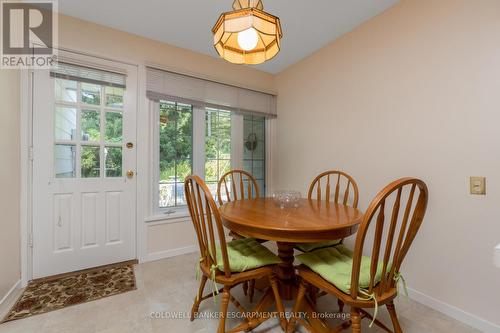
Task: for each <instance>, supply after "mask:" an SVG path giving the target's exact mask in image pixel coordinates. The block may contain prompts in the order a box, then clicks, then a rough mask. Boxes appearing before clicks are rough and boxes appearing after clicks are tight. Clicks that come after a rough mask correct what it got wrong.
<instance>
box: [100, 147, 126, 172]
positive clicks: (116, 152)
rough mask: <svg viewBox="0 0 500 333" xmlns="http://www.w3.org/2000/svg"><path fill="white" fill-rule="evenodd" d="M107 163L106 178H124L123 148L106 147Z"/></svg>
mask: <svg viewBox="0 0 500 333" xmlns="http://www.w3.org/2000/svg"><path fill="white" fill-rule="evenodd" d="M104 153H105V161H106V177H121V176H122V148H121V147H106V148H105V150H104Z"/></svg>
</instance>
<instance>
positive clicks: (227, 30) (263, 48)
mask: <svg viewBox="0 0 500 333" xmlns="http://www.w3.org/2000/svg"><path fill="white" fill-rule="evenodd" d="M212 32H213V34H214V47H215V49H216V50H217V53H219V55H220V56H221V57H222V58H224V59H226V60H227V61H229V62H231V63H234V64H249V65H256V64H261V63H263V62H265V61H267V60H270V59H272V58H274V57H275V56H276V55H277V54H278V52H279V51H280V48H281V37H282V32H281V24H280V19H279V18H278V17H276V16H274V15H271V14H269V13H266V12H265V11H264V6H263V4H262V1H261V0H234V3H233V11H231V12H227V13H223V14H222V15H221V16H220V17H219V19H218V20H217V23H216V24H215V26H214V28H213V29H212Z"/></svg>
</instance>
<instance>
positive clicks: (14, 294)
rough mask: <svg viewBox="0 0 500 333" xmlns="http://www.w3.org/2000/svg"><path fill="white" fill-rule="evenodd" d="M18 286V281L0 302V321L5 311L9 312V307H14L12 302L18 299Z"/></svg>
mask: <svg viewBox="0 0 500 333" xmlns="http://www.w3.org/2000/svg"><path fill="white" fill-rule="evenodd" d="M20 286H21V280H18V281H17V282H16V283H14V285H13V286H12V288H10V289H9V291H8V292H7V294H5V295H4V296H3V297H2V299H1V300H0V319H1V318H3V317H4V315H5V314H6V313H7V311H9V310H10V307H11V306H12V305H14V301H15V300H16V299H17V298H18V297H19V294H20V291H21V288H19V287H20Z"/></svg>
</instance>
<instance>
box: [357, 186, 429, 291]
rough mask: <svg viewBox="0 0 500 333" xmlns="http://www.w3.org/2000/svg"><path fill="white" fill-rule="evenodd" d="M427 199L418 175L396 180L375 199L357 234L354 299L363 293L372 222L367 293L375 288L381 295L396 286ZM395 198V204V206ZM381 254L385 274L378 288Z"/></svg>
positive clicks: (419, 224)
mask: <svg viewBox="0 0 500 333" xmlns="http://www.w3.org/2000/svg"><path fill="white" fill-rule="evenodd" d="M417 189H418V193H417ZM427 200H428V190H427V185H426V184H425V183H424V182H423V181H421V180H420V179H416V178H402V179H399V180H396V181H394V182H392V183H390V184H389V185H387V186H386V187H385V188H384V189H382V190H381V191H380V192H379V193H378V194H377V195H376V197H375V198H374V199H373V200H372V202H371V203H370V205H369V206H368V209H367V210H366V212H365V215H364V218H363V221H362V223H361V225H360V226H359V230H358V233H357V237H356V245H355V248H354V257H353V267H352V277H351V281H352V282H351V296H352V297H353V298H354V299H356V298H357V297H358V293H359V291H358V288H359V275H360V271H361V259H362V256H363V247H364V244H365V240H366V236H367V233H368V230H369V227H370V224H371V222H372V221H373V220H375V232H374V241H373V247H372V252H371V263H370V285H369V287H368V291H367V293H368V294H373V292H374V290H375V291H376V293H377V295H378V296H380V295H382V294H383V293H385V292H388V291H389V290H391V289H392V288H395V287H396V282H397V281H396V280H397V279H398V275H399V270H400V268H401V264H402V262H403V260H404V259H405V257H406V254H407V253H408V250H409V249H410V246H411V244H412V242H413V240H414V239H415V236H416V235H417V232H418V230H419V228H420V226H421V224H422V222H423V219H424V215H425V210H426V208H427ZM392 201H393V202H394V203H393V204H392V208H391V203H392ZM405 201H406V203H405ZM400 208H402V209H400ZM386 210H387V211H386ZM386 217H390V221H389V223H388V225H387V226H388V229H387V230H386V232H385V233H384V227H386V223H385V220H386ZM398 226H399V228H398ZM383 239H385V247H384V248H382V245H383ZM394 245H395V246H394ZM381 255H382V256H383V258H382V261H381V263H382V265H383V266H382V275H381V281H380V283H379V284H378V287H377V286H376V285H375V281H376V280H375V277H376V274H377V269H378V267H379V266H378V265H379V257H380V256H381ZM375 287H377V288H375Z"/></svg>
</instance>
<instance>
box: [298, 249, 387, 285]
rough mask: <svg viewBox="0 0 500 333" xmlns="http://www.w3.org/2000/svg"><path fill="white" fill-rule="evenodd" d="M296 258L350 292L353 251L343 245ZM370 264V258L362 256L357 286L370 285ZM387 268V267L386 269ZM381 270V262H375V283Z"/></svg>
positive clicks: (380, 274) (378, 279) (379, 276)
mask: <svg viewBox="0 0 500 333" xmlns="http://www.w3.org/2000/svg"><path fill="white" fill-rule="evenodd" d="M296 258H297V259H298V260H299V261H300V262H301V263H303V264H304V265H306V266H307V267H309V268H310V269H311V270H313V271H314V272H316V273H318V274H319V275H321V277H322V278H323V279H325V280H327V281H328V282H330V283H332V284H333V285H335V286H336V287H337V288H339V289H340V290H342V291H343V292H345V293H346V294H349V293H350V288H351V274H352V261H353V252H352V251H351V250H349V249H348V248H347V247H345V246H344V245H337V246H335V247H328V248H323V249H319V250H316V251H312V252H308V253H303V254H300V255H298V256H297V257H296ZM370 265H371V258H370V257H366V256H363V257H362V259H361V272H360V274H359V288H362V289H364V288H368V287H369V285H370ZM389 269H390V268H387V270H389ZM382 270H383V263H382V262H379V263H378V264H377V273H376V275H375V284H376V283H378V282H380V280H381V277H382Z"/></svg>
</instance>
